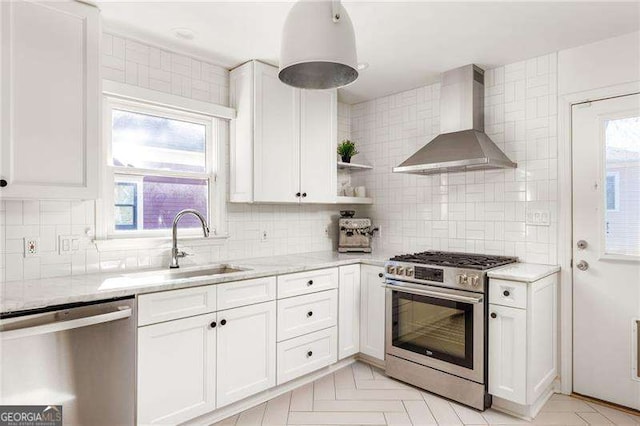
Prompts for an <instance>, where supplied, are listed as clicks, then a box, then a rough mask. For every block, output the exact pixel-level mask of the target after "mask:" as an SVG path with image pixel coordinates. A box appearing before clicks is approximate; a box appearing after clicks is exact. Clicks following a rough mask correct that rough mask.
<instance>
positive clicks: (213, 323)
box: [209, 321, 218, 328]
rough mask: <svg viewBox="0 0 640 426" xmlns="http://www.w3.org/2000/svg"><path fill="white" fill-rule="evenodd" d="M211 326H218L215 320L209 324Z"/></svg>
mask: <svg viewBox="0 0 640 426" xmlns="http://www.w3.org/2000/svg"><path fill="white" fill-rule="evenodd" d="M209 325H210V326H211V328H216V325H218V324H217V323H216V322H215V321H211V324H209Z"/></svg>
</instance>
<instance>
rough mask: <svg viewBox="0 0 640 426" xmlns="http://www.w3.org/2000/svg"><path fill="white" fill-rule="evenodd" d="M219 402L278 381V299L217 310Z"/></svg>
mask: <svg viewBox="0 0 640 426" xmlns="http://www.w3.org/2000/svg"><path fill="white" fill-rule="evenodd" d="M217 365H218V377H217V402H218V403H217V406H218V408H219V407H222V406H224V405H227V404H231V403H232V402H235V401H238V400H240V399H242V398H245V397H247V396H249V395H253V394H255V393H257V392H260V391H263V390H265V389H268V388H270V387H273V386H275V385H276V302H275V301H273V302H266V303H260V304H257V305H249V306H244V307H242V308H236V309H229V310H226V311H220V312H218V345H217Z"/></svg>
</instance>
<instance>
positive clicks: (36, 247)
mask: <svg viewBox="0 0 640 426" xmlns="http://www.w3.org/2000/svg"><path fill="white" fill-rule="evenodd" d="M38 256H40V238H39V237H25V238H24V257H25V258H26V257H38Z"/></svg>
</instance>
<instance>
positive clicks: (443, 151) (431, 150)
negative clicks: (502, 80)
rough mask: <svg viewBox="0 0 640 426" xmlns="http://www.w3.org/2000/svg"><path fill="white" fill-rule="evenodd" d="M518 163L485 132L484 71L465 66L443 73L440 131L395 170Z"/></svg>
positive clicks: (455, 169) (444, 169) (425, 170)
mask: <svg viewBox="0 0 640 426" xmlns="http://www.w3.org/2000/svg"><path fill="white" fill-rule="evenodd" d="M516 166H517V164H516V163H514V162H513V161H511V160H509V158H508V157H507V156H506V155H505V154H504V153H503V152H502V151H501V150H500V148H498V147H497V146H496V144H495V143H494V142H493V141H492V140H491V139H490V138H489V136H487V135H486V134H485V133H484V70H482V69H481V68H479V67H477V66H475V65H466V66H464V67H460V68H456V69H454V70H451V71H447V72H445V73H444V74H443V75H442V83H441V89H440V134H439V135H438V136H436V137H435V138H434V139H433V140H431V142H429V143H427V144H426V145H425V146H423V147H422V148H421V149H420V150H418V152H416V153H415V154H413V155H412V156H411V157H409V158H407V159H406V160H405V161H404V162H403V163H402V164H400V165H399V166H398V167H394V168H393V172H394V173H414V174H436V173H449V172H460V171H471V170H487V169H506V168H515V167H516Z"/></svg>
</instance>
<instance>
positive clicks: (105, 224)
mask: <svg viewBox="0 0 640 426" xmlns="http://www.w3.org/2000/svg"><path fill="white" fill-rule="evenodd" d="M131 89H132V91H133V92H144V90H142V89H138V88H135V87H132V88H131ZM128 91H129V90H127V92H128ZM136 94H137V93H136ZM165 101H169V102H165ZM194 102H195V101H193V100H191V99H186V98H181V97H178V96H175V95H167V94H163V102H162V103H158V102H154V100H149V99H144V98H143V97H139V96H136V97H132V96H131V95H130V94H129V93H124V94H123V95H119V94H115V93H112V92H104V93H103V99H102V126H103V132H102V134H103V141H102V159H101V167H102V168H103V170H104V172H103V173H102V176H103V179H102V181H103V184H102V185H101V187H102V197H101V200H100V201H99V203H98V206H97V209H96V213H97V214H96V216H97V223H96V228H97V232H96V242H105V241H113V240H121V241H124V240H127V239H131V240H136V241H138V242H140V241H143V240H145V239H148V240H149V241H148V242H149V245H150V246H152V247H153V246H155V244H156V243H157V242H158V239H163V240H167V239H170V237H171V229H170V228H167V229H153V230H142V229H138V230H117V229H115V220H114V209H113V206H114V185H115V178H116V175H121V176H122V175H124V176H129V177H131V178H134V177H138V178H139V179H142V177H143V176H159V177H176V178H191V179H207V180H208V182H209V185H208V194H207V195H208V209H207V210H208V211H207V221H208V223H209V228H210V230H211V234H210V237H209V238H214V239H215V238H227V237H228V235H227V224H226V205H225V201H226V200H225V186H226V179H225V178H224V177H225V174H226V172H225V170H224V166H225V161H224V158H225V157H224V155H225V146H226V140H227V138H228V123H227V122H225V119H227V117H218V116H216V115H213V114H207V113H205V112H203V111H202V109H203V108H200V110H197V111H194V110H193V109H191V108H190V107H191V106H193V104H194ZM202 106H209V104H205V103H202ZM211 106H214V107H215V105H211ZM114 109H120V110H125V111H131V112H134V113H140V114H147V115H153V116H160V117H166V118H169V119H176V120H181V121H188V122H192V123H197V124H202V125H204V126H205V129H206V130H205V132H206V141H205V166H206V167H205V171H204V172H190V171H185V172H182V171H178V172H175V171H165V170H155V169H144V168H133V167H121V166H114V165H113V162H112V161H113V157H112V143H111V131H112V111H113V110H114ZM138 189H140V188H138ZM141 207H142V206H141V203H139V204H138V209H139V210H138V216H139V217H138V222H139V227H140V226H141V225H140V222H141V220H140V218H141V216H140V213H141V211H140V209H141ZM180 236H181V238H187V239H201V238H203V235H202V230H201V229H199V228H187V229H185V228H181V229H180Z"/></svg>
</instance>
